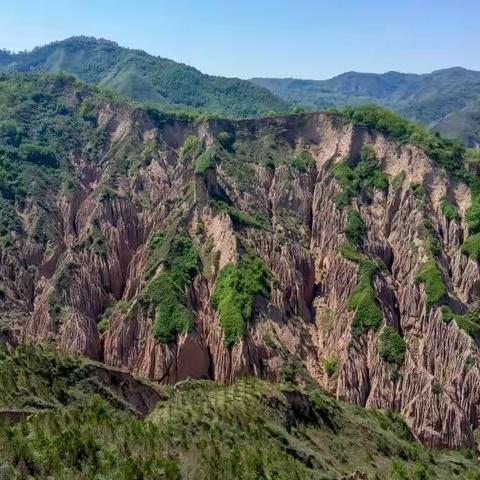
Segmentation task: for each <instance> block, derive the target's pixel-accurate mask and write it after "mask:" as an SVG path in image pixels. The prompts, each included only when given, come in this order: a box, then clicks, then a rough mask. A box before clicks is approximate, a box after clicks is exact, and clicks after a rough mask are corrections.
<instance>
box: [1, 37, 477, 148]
mask: <svg viewBox="0 0 480 480" xmlns="http://www.w3.org/2000/svg"><path fill="white" fill-rule="evenodd" d="M0 70H3V71H8V72H58V71H64V72H67V73H71V74H74V75H76V76H77V77H79V78H80V79H81V80H84V81H86V82H90V83H95V84H97V85H101V86H105V87H109V88H111V89H114V90H116V91H117V92H119V93H120V94H121V95H124V96H126V97H130V98H132V99H133V100H135V101H138V102H144V103H150V104H152V105H154V106H157V107H159V108H162V109H164V110H186V111H201V112H205V113H209V114H216V115H219V116H225V117H231V118H244V117H259V116H267V115H270V114H272V113H275V114H277V113H286V112H289V111H292V109H293V107H294V106H295V105H301V106H304V107H306V108H310V109H315V110H323V109H327V108H330V107H342V106H345V105H359V104H364V103H372V102H373V103H378V104H380V105H383V106H385V107H387V108H390V109H392V110H395V111H396V112H398V113H400V114H402V115H404V116H406V117H408V118H409V119H411V120H415V121H418V122H420V123H423V124H425V125H427V126H429V127H430V128H432V129H434V130H438V131H439V132H441V133H442V134H444V135H446V136H450V137H460V138H461V139H462V140H463V141H464V142H465V143H466V144H467V145H468V146H472V147H476V146H480V72H476V71H471V70H466V69H464V68H460V67H454V68H449V69H445V70H438V71H435V72H432V73H429V74H425V75H417V74H410V73H399V72H387V73H384V74H372V73H357V72H348V73H344V74H342V75H339V76H337V77H334V78H332V79H329V80H298V79H294V78H285V79H281V78H253V79H251V80H250V81H248V80H240V79H238V78H225V77H218V76H212V75H206V74H203V73H201V72H200V71H198V70H197V69H195V68H193V67H190V66H188V65H184V64H182V63H177V62H174V61H173V60H169V59H166V58H162V57H156V56H152V55H149V54H148V53H146V52H144V51H142V50H132V49H129V48H124V47H120V46H119V45H118V44H117V43H115V42H111V41H109V40H104V39H96V38H92V37H83V36H81V37H71V38H68V39H66V40H62V41H59V42H53V43H50V44H48V45H45V46H41V47H37V48H35V49H33V50H32V51H30V52H20V53H11V52H7V51H0Z"/></svg>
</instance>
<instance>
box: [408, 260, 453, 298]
mask: <svg viewBox="0 0 480 480" xmlns="http://www.w3.org/2000/svg"><path fill="white" fill-rule="evenodd" d="M415 282H416V283H424V284H425V294H426V296H427V305H428V306H429V307H432V306H433V305H436V304H438V303H440V301H441V300H442V299H443V297H444V295H445V293H446V292H447V289H446V287H445V283H444V281H443V275H442V272H441V271H440V269H439V268H438V265H437V261H436V260H435V259H434V258H430V259H429V260H427V262H426V263H425V264H424V265H423V266H422V268H421V269H420V272H419V273H418V274H417V276H416V277H415Z"/></svg>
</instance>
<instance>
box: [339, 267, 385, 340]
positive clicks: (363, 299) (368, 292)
mask: <svg viewBox="0 0 480 480" xmlns="http://www.w3.org/2000/svg"><path fill="white" fill-rule="evenodd" d="M359 265H360V281H359V282H358V285H357V287H356V288H355V289H354V290H353V292H352V294H351V295H350V298H349V299H348V304H347V306H348V309H349V310H352V311H355V318H354V320H353V322H352V336H353V337H358V336H359V335H361V334H362V333H364V332H365V331H367V330H378V328H379V327H380V325H381V323H382V320H383V313H382V310H381V309H380V307H379V306H378V302H377V294H376V292H375V289H374V288H373V276H374V274H375V272H377V271H378V270H379V266H378V264H377V263H375V262H372V261H370V260H362V262H360V264H359Z"/></svg>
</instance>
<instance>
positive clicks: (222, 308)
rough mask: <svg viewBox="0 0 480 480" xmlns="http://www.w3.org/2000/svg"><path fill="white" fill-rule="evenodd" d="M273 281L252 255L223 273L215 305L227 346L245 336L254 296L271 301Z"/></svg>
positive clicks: (216, 289)
mask: <svg viewBox="0 0 480 480" xmlns="http://www.w3.org/2000/svg"><path fill="white" fill-rule="evenodd" d="M271 279H272V275H271V272H270V271H269V270H268V268H267V267H266V266H265V264H264V263H263V262H262V260H261V259H260V258H259V257H257V256H254V255H253V254H248V255H247V256H246V257H245V258H244V259H242V260H241V261H240V262H239V264H238V265H233V264H229V265H226V266H225V267H223V268H222V270H221V271H220V274H219V275H218V278H217V281H216V284H215V290H214V292H213V295H212V305H213V307H214V308H215V310H217V311H218V314H219V319H220V325H221V326H222V328H223V331H224V336H225V344H226V345H227V346H228V347H231V346H232V345H234V344H235V343H236V341H237V340H238V339H239V338H240V337H242V336H243V335H244V334H245V330H246V324H247V322H248V321H249V320H251V318H252V317H253V307H254V303H255V297H256V296H257V295H262V296H264V297H267V298H268V296H269V292H270V282H271Z"/></svg>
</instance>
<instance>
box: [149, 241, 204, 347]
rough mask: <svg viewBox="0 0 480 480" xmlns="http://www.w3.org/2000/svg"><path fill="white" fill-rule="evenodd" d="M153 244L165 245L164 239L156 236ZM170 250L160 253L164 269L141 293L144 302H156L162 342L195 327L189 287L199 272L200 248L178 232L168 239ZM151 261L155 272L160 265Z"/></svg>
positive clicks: (155, 331)
mask: <svg viewBox="0 0 480 480" xmlns="http://www.w3.org/2000/svg"><path fill="white" fill-rule="evenodd" d="M152 242H153V247H152V243H151V244H150V248H153V249H155V248H159V249H160V250H161V249H162V248H163V242H164V239H163V238H161V237H154V239H153V240H152ZM167 245H168V247H165V248H166V251H167V252H168V253H166V254H164V255H160V254H159V255H160V258H159V257H156V258H155V260H154V262H158V265H160V263H161V264H162V270H161V272H160V273H158V275H157V276H156V277H155V278H153V280H150V281H149V282H148V283H147V285H146V287H145V289H144V291H143V292H142V295H141V299H140V301H141V303H143V304H146V305H154V306H155V310H156V313H155V323H154V325H153V335H154V337H155V338H156V339H157V340H158V341H159V342H161V343H172V342H174V341H175V340H176V337H177V335H178V334H179V333H185V332H188V331H190V330H191V328H192V327H193V315H192V313H191V312H190V310H189V309H188V307H187V305H186V303H187V298H186V292H185V291H186V288H187V287H188V285H189V284H190V283H191V281H192V280H193V278H194V277H195V275H196V274H197V272H198V260H199V256H198V252H197V250H196V249H195V247H194V245H193V243H192V241H191V240H190V238H188V237H186V236H183V235H179V234H177V235H175V236H173V238H172V239H171V241H169V242H168V244H167ZM152 265H153V264H151V265H150V267H149V268H150V269H151V272H154V270H156V268H155V269H154V267H153V266H152Z"/></svg>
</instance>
